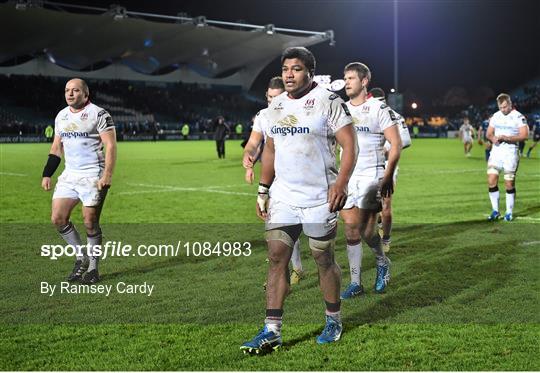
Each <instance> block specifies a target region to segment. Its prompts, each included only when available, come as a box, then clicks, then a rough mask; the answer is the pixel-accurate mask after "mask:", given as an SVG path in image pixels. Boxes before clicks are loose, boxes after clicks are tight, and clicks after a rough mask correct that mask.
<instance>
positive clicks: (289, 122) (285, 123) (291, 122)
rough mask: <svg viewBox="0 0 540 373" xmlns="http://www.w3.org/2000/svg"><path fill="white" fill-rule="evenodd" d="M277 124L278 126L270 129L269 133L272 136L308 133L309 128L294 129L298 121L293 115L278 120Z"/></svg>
mask: <svg viewBox="0 0 540 373" xmlns="http://www.w3.org/2000/svg"><path fill="white" fill-rule="evenodd" d="M277 123H278V124H279V126H273V127H272V128H270V133H271V134H272V135H281V136H287V135H291V136H294V135H296V134H297V133H302V134H304V133H309V127H296V125H297V124H298V119H297V118H296V117H295V116H294V115H287V116H286V117H285V118H283V119H280V120H279V121H278V122H277Z"/></svg>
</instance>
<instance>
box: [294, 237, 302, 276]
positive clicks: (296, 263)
mask: <svg viewBox="0 0 540 373" xmlns="http://www.w3.org/2000/svg"><path fill="white" fill-rule="evenodd" d="M291 263H292V267H293V269H296V270H298V271H302V259H301V258H300V240H296V242H295V243H294V247H293V251H292V255H291Z"/></svg>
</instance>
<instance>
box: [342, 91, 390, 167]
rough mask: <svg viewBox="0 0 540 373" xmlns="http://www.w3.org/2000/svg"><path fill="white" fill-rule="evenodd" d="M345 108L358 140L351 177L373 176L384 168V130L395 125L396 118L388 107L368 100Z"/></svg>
mask: <svg viewBox="0 0 540 373" xmlns="http://www.w3.org/2000/svg"><path fill="white" fill-rule="evenodd" d="M347 107H348V108H349V111H350V112H351V115H352V117H353V123H354V127H355V129H356V135H357V138H358V159H357V161H356V166H355V168H354V172H353V176H374V175H376V174H377V169H378V168H384V161H385V157H384V148H383V145H384V142H385V138H384V130H385V129H387V128H388V127H390V126H393V125H396V124H397V117H396V115H395V113H394V112H393V111H392V110H391V109H390V107H389V106H388V105H386V104H385V103H383V102H381V101H379V100H378V99H376V98H373V97H371V98H369V99H368V100H366V102H364V103H363V104H362V105H358V106H354V105H352V104H351V102H350V101H348V102H347Z"/></svg>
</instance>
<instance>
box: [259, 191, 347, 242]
mask: <svg viewBox="0 0 540 373" xmlns="http://www.w3.org/2000/svg"><path fill="white" fill-rule="evenodd" d="M337 217H338V216H337V213H336V212H330V209H329V205H328V203H325V204H323V205H319V206H315V207H295V206H291V205H289V204H287V203H285V202H281V201H277V200H275V199H273V198H270V203H269V206H268V217H267V219H266V230H267V231H268V230H272V229H277V228H282V227H285V226H289V225H299V224H301V225H302V230H303V231H304V234H305V235H306V236H308V237H311V238H320V237H326V236H328V235H330V234H331V233H333V232H334V231H335V229H336V226H337Z"/></svg>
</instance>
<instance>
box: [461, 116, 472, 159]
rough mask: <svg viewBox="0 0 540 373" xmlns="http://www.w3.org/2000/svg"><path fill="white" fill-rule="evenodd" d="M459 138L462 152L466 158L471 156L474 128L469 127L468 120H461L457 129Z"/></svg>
mask: <svg viewBox="0 0 540 373" xmlns="http://www.w3.org/2000/svg"><path fill="white" fill-rule="evenodd" d="M459 137H460V138H461V141H463V151H464V152H465V156H466V157H470V156H471V150H472V144H473V137H474V128H473V126H471V123H470V121H469V118H467V117H465V118H463V124H462V125H461V127H459Z"/></svg>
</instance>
